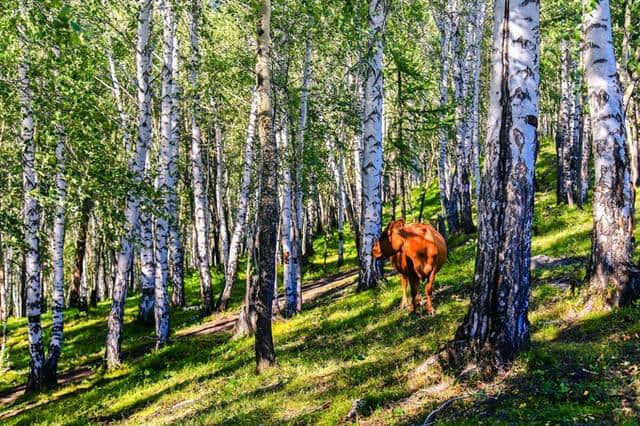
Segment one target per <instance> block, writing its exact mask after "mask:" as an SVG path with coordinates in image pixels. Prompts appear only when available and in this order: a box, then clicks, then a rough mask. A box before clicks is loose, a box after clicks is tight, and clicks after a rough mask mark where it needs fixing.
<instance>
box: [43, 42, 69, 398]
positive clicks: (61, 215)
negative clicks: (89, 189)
mask: <svg viewBox="0 0 640 426" xmlns="http://www.w3.org/2000/svg"><path fill="white" fill-rule="evenodd" d="M57 52H58V53H59V51H57ZM56 137H57V143H56V162H57V170H56V189H57V200H56V207H55V216H54V219H53V244H52V254H51V263H52V265H53V283H52V288H53V291H52V302H53V303H52V306H51V313H52V321H51V340H50V342H49V352H48V353H47V359H46V360H45V363H44V371H43V374H44V383H45V384H47V385H48V386H54V385H56V384H57V370H58V359H59V358H60V353H61V351H62V331H63V325H64V322H63V309H64V237H65V211H66V205H65V203H66V198H67V180H66V177H65V152H64V150H65V146H64V143H65V129H64V125H63V124H62V123H60V122H59V123H56Z"/></svg>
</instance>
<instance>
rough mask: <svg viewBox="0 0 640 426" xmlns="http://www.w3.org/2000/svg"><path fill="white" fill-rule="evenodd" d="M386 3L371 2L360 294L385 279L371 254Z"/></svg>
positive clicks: (377, 216) (377, 209)
mask: <svg viewBox="0 0 640 426" xmlns="http://www.w3.org/2000/svg"><path fill="white" fill-rule="evenodd" d="M387 12H388V10H387V2H386V0H371V1H370V2H369V28H370V30H371V35H370V46H371V52H370V54H369V55H367V58H368V59H367V78H366V83H365V107H364V117H365V119H364V123H363V124H364V126H363V128H364V131H363V138H362V139H363V150H362V154H363V156H362V215H361V221H362V246H361V253H360V278H359V281H358V290H366V289H369V288H373V287H375V286H376V283H377V282H378V280H379V279H380V278H381V277H382V267H381V263H380V262H379V261H377V260H376V259H374V258H373V255H372V254H371V250H372V249H373V244H374V242H375V241H376V239H377V238H378V236H379V235H380V231H381V228H382V217H381V216H382V204H381V198H382V191H381V189H382V188H381V185H382V182H381V178H382V108H383V102H384V93H383V91H384V74H383V61H382V56H383V49H384V45H383V37H384V29H385V23H386V19H387Z"/></svg>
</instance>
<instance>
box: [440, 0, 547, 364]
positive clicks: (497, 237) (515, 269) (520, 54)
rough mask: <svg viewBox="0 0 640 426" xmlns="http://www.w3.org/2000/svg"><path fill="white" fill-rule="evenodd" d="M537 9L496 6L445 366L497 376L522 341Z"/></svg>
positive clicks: (503, 2)
mask: <svg viewBox="0 0 640 426" xmlns="http://www.w3.org/2000/svg"><path fill="white" fill-rule="evenodd" d="M539 7H540V6H539V3H538V2H522V3H517V4H511V3H510V2H509V0H496V4H495V12H494V13H495V16H494V26H493V50H492V59H491V85H490V92H489V93H490V94H491V96H490V98H489V116H488V120H487V122H488V123H489V126H488V132H487V144H486V159H485V164H484V175H483V177H482V196H481V198H480V204H479V206H478V212H479V222H478V223H479V238H478V250H477V254H476V268H475V278H474V291H473V295H472V298H471V306H470V308H469V312H468V313H467V316H466V317H465V319H464V320H463V323H462V325H461V326H460V327H459V328H458V330H457V332H456V336H455V341H454V342H452V344H451V346H450V347H449V348H450V350H449V351H447V352H445V353H444V354H443V355H445V354H446V355H448V357H449V358H448V361H450V362H451V361H453V363H454V364H458V365H459V364H460V363H461V362H463V361H471V362H472V363H476V362H480V363H481V364H485V365H487V364H488V365H489V366H493V367H497V368H501V367H504V366H505V365H507V364H509V363H510V362H511V361H512V360H513V359H514V357H515V356H516V355H517V354H518V352H520V350H521V349H522V348H523V346H524V345H526V344H527V343H528V341H529V321H528V319H527V313H528V306H529V292H530V281H531V276H530V272H529V264H530V254H531V221H532V216H533V195H534V186H533V179H534V167H535V159H536V146H537V135H536V127H537V124H538V93H537V92H538V83H539V63H538V58H539V48H538V40H539V36H540V34H539V13H540V11H539Z"/></svg>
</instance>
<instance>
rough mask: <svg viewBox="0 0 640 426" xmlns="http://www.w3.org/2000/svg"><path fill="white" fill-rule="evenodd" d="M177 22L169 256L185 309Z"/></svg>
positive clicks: (175, 297) (177, 299)
mask: <svg viewBox="0 0 640 426" xmlns="http://www.w3.org/2000/svg"><path fill="white" fill-rule="evenodd" d="M177 25H178V22H177V19H175V21H174V23H173V68H172V80H171V144H170V145H169V147H170V150H169V159H168V175H167V176H168V180H167V186H168V188H169V194H168V209H169V255H170V256H171V271H170V274H169V275H170V277H171V285H172V297H171V300H172V303H173V304H174V306H182V303H181V302H183V301H184V269H183V268H184V259H183V250H182V240H181V238H180V221H179V218H180V215H179V205H178V159H179V157H180V153H179V147H180V127H179V125H180V123H179V120H178V119H179V116H180V111H179V108H178V107H179V102H180V87H179V85H178V72H179V66H180V62H179V60H180V50H179V48H178V40H179V38H178V34H177Z"/></svg>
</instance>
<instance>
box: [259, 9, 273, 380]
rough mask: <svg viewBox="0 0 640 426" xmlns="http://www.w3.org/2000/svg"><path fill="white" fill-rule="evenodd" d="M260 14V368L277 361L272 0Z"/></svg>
mask: <svg viewBox="0 0 640 426" xmlns="http://www.w3.org/2000/svg"><path fill="white" fill-rule="evenodd" d="M259 10H260V15H259V17H258V35H257V42H258V43H257V44H258V48H257V55H256V56H257V57H256V76H257V88H256V91H257V93H258V137H259V139H260V148H261V152H262V167H261V172H260V173H261V181H260V199H259V201H258V211H259V218H258V223H259V225H258V226H259V230H258V247H259V270H258V298H257V301H256V302H257V303H256V312H257V321H256V342H255V350H256V366H257V370H258V372H260V371H262V370H265V369H267V368H269V367H272V366H274V365H275V363H276V353H275V350H274V348H273V335H272V332H271V313H272V302H273V300H272V299H273V281H274V279H275V273H276V268H275V266H276V265H275V256H274V254H275V248H276V244H277V241H276V226H277V220H278V219H277V218H278V190H277V188H278V187H277V173H276V171H277V167H278V158H277V148H276V145H275V140H274V138H273V109H272V105H271V69H270V68H269V57H270V54H269V50H270V45H271V0H260V9H259Z"/></svg>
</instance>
